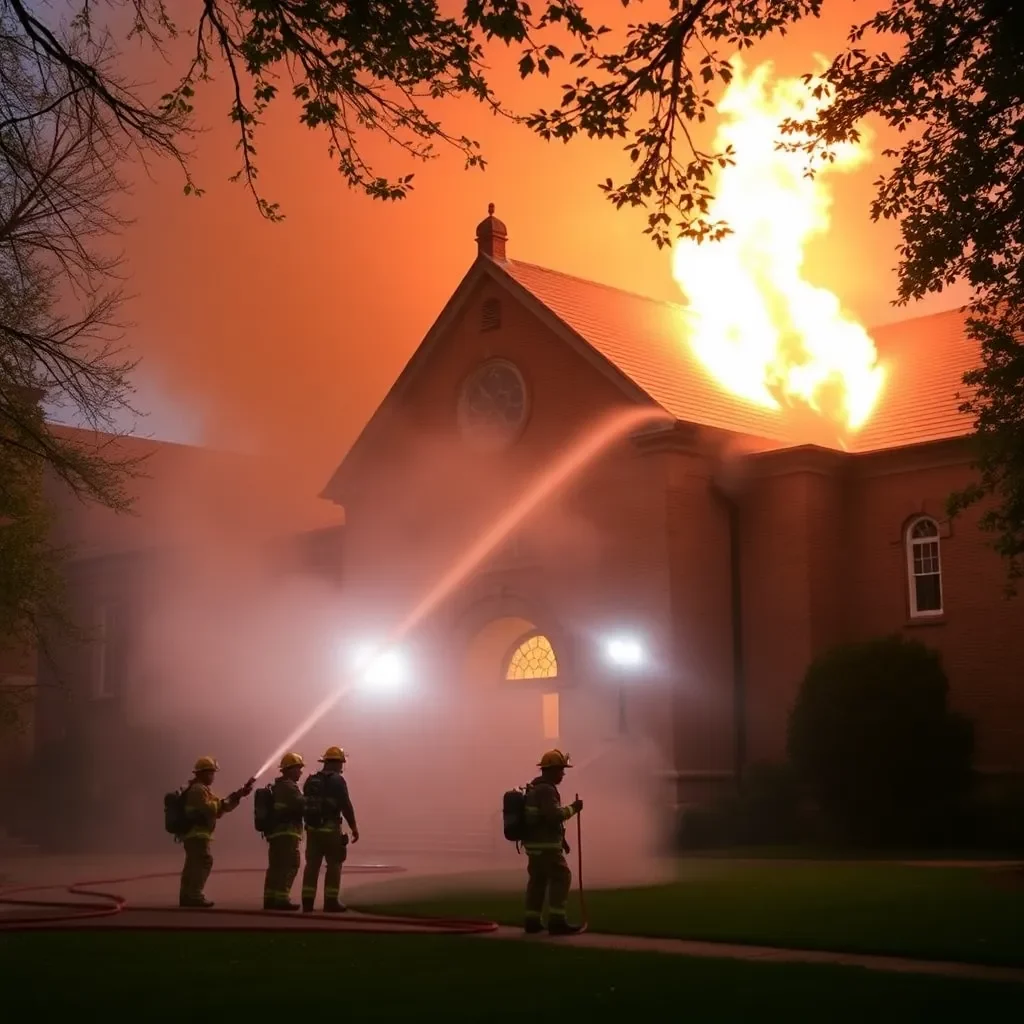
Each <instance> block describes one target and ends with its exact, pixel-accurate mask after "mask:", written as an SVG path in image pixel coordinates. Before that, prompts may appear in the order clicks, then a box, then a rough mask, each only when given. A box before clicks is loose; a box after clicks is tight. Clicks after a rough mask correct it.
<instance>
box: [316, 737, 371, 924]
mask: <svg viewBox="0 0 1024 1024" xmlns="http://www.w3.org/2000/svg"><path fill="white" fill-rule="evenodd" d="M347 760H348V758H347V757H346V756H345V751H344V750H342V749H341V747H328V748H327V750H325V751H324V756H323V757H321V758H320V763H321V764H322V765H323V768H322V769H321V770H320V771H318V772H316V773H315V774H313V775H310V777H309V778H308V779H306V784H305V786H304V787H303V790H302V793H303V796H304V797H305V801H306V807H305V819H306V868H305V870H304V871H303V873H302V909H303V911H304V912H305V913H309V912H310V911H312V909H313V904H314V903H315V902H316V890H317V885H318V884H319V882H320V865H321V864H322V863H324V862H326V865H327V867H326V870H325V871H324V910H325V911H326V912H327V913H339V912H341V911H344V910H346V909H348V908H347V907H346V906H345V904H344V903H342V902H341V866H342V864H344V862H345V857H346V856H347V847H348V836H347V835H345V833H344V832H343V831H342V827H341V826H342V819H344V820H345V821H346V822H347V823H348V826H349V828H350V829H351V830H352V842H353V843H357V842H359V828H358V827H357V826H356V812H355V811H354V810H353V808H352V801H351V799H349V795H348V783H347V782H346V781H345V779H344V778H343V777H342V774H341V773H342V770H343V768H344V765H345V762H346V761H347Z"/></svg>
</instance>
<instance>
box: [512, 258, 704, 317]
mask: <svg viewBox="0 0 1024 1024" xmlns="http://www.w3.org/2000/svg"><path fill="white" fill-rule="evenodd" d="M506 262H507V263H510V264H512V265H513V266H517V267H529V268H530V269H531V270H543V271H544V273H546V274H557V275H558V277H567V278H568V279H569V280H570V281H579V282H580V283H581V284H589V285H592V286H593V287H595V288H604V289H605V290H606V291H610V292H618V293H619V294H620V295H628V296H629V297H630V298H633V299H643V300H644V302H653V303H655V304H656V305H659V306H668V307H669V308H672V309H681V310H683V311H688V310H687V307H686V306H685V305H684V304H683V303H682V302H673V301H672V300H671V299H657V298H655V297H654V296H653V295H644V294H642V293H641V292H633V291H630V290H629V289H628V288H619V287H618V286H617V285H614V284H605V283H604V282H603V281H594V280H592V279H591V278H589V277H580V276H579V275H578V274H567V273H566V272H565V271H564V270H555V269H554V267H544V266H541V264H539V263H528V262H527V261H526V260H506Z"/></svg>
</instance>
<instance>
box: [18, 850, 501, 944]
mask: <svg viewBox="0 0 1024 1024" xmlns="http://www.w3.org/2000/svg"><path fill="white" fill-rule="evenodd" d="M265 871H266V869H265V868H223V869H221V870H219V871H214V872H213V874H222V875H228V874H231V875H237V874H263V873H264V872H265ZM345 871H346V873H348V874H397V873H400V872H403V871H405V868H403V867H400V866H398V865H391V864H352V865H350V866H346V868H345ZM178 877H179V873H178V872H177V871H160V872H154V873H151V874H145V875H129V876H126V877H124V878H109V879H103V880H99V881H92V882H73V883H72V884H70V885H63V884H60V885H24V886H19V887H17V888H14V889H7V890H5V891H4V892H3V893H0V904H5V905H7V906H16V907H51V908H53V909H56V910H63V911H72V912H71V913H60V914H53V915H47V916H45V917H40V916H36V915H20V916H8V915H0V932H5V931H12V932H13V931H38V930H43V929H46V928H49V927H51V926H53V925H55V924H59V925H61V926H62V930H68V929H73V928H75V927H76V926H78V927H82V928H89V927H96V925H95V924H80V922H84V921H93V920H94V919H95V918H100V917H113V916H114V915H117V914H121V913H123V912H125V911H140V912H142V911H144V912H160V913H167V914H172V915H175V916H177V915H179V914H180V915H181V917H182V918H186V917H188V918H191V921H185V920H181V921H180V922H179V921H175V922H173V923H171V922H167V923H161V924H159V925H156V926H148V927H146V930H147V931H149V930H153V931H193V930H196V929H199V928H202V927H203V925H202V924H201V920H202V919H203V918H205V917H206V916H208V915H211V914H213V915H225V916H235V917H257V918H262V919H264V921H266V920H267V919H273V918H282V917H283V918H286V919H288V920H289V921H296V923H295V924H289V925H287V926H285V927H281V926H279V925H271V924H269V923H267V924H262V925H247V926H246V929H245V930H246V931H302V932H313V931H318V932H319V931H344V932H377V933H387V932H389V931H392V932H401V933H403V934H412V935H416V934H427V935H431V934H433V935H479V934H481V933H484V932H493V931H496V930H497V928H498V924H497V923H496V922H494V921H472V920H465V919H462V918H445V917H413V916H403V915H391V914H359V915H357V916H354V917H346V916H338V917H330V918H325V917H322V916H320V915H318V916H317V917H315V918H308V919H307V918H302V917H300V918H296V917H294V916H293V913H290V912H283V911H273V910H262V909H256V908H252V909H247V908H241V909H236V908H231V907H220V908H218V907H213V908H209V909H205V910H191V909H181V908H178V907H174V906H150V905H146V906H143V905H133V904H130V903H129V902H128V900H127V898H126V897H124V896H121V895H119V894H118V893H113V892H105V891H103V890H100V889H97V888H94V887H95V886H108V885H124V884H129V883H133V882H144V881H150V880H152V879H157V878H178ZM55 889H56V890H63V891H64V892H66V893H68V894H70V895H72V896H87V897H91V898H95V899H101V900H105V901H106V902H105V903H92V902H90V903H85V902H72V901H70V900H36V899H24V898H12V897H13V896H15V895H16V894H25V893H43V892H52V891H53V890H55ZM411 928H414V929H419V931H410V930H409V929H411Z"/></svg>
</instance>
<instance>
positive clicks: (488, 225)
mask: <svg viewBox="0 0 1024 1024" xmlns="http://www.w3.org/2000/svg"><path fill="white" fill-rule="evenodd" d="M507 240H508V229H507V228H506V227H505V225H504V224H502V222H501V221H500V220H498V218H497V217H495V216H494V203H488V204H487V216H486V217H485V218H484V219H483V220H482V221H481V222H480V223H479V224H478V225H477V226H476V245H477V252H478V253H479V254H480V255H481V256H489V257H490V258H491V259H492V260H498V261H499V262H501V263H504V262H505V259H506V257H505V242H506V241H507Z"/></svg>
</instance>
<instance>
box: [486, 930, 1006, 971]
mask: <svg viewBox="0 0 1024 1024" xmlns="http://www.w3.org/2000/svg"><path fill="white" fill-rule="evenodd" d="M479 938H485V939H505V940H520V941H523V942H545V943H553V944H557V945H563V944H564V945H569V946H575V947H581V948H583V949H615V950H622V951H624V952H626V951H628V952H635V953H668V954H671V955H674V956H689V957H705V958H714V959H725V960H750V961H760V962H763V963H775V964H782V963H801V964H834V965H836V966H838V967H861V968H865V969H867V970H871V971H894V972H898V973H901V974H932V975H939V976H941V977H946V978H974V979H977V980H979V981H1009V982H1015V983H1017V984H1024V967H988V966H985V965H982V964H963V963H951V962H949V961H943V960H910V959H905V958H903V957H892V956H874V955H869V954H861V953H831V952H828V951H824V950H813V949H777V948H775V947H771V946H746V945H737V944H733V943H727V942H695V941H692V940H689V939H654V938H643V937H642V936H639V935H607V934H603V933H599V932H587V933H585V934H583V935H575V936H573V937H572V938H557V939H554V938H550V937H547V936H544V937H538V936H533V935H531V936H527V935H524V934H523V932H522V931H521V930H520V929H518V928H499V929H498V931H496V932H492V933H490V934H488V935H481V936H479Z"/></svg>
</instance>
